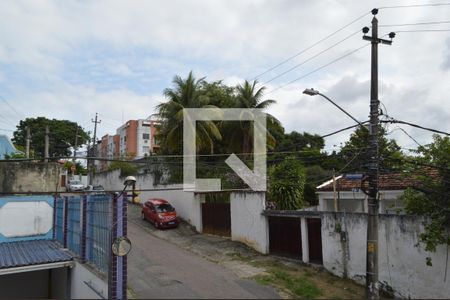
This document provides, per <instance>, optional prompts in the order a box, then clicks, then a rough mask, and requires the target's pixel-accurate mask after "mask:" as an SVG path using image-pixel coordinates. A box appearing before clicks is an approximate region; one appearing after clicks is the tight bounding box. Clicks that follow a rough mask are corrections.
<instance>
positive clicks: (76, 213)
mask: <svg viewBox="0 0 450 300" xmlns="http://www.w3.org/2000/svg"><path fill="white" fill-rule="evenodd" d="M67 200H68V202H67V248H69V249H70V250H72V252H74V253H75V254H77V255H80V252H81V248H80V245H81V240H80V237H81V235H80V233H81V223H80V218H81V213H80V212H81V197H80V196H71V197H69V198H68V199H67Z"/></svg>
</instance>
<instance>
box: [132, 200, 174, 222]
mask: <svg viewBox="0 0 450 300" xmlns="http://www.w3.org/2000/svg"><path fill="white" fill-rule="evenodd" d="M141 216H142V219H143V220H148V221H150V222H151V223H153V225H154V226H155V227H156V228H172V227H177V226H178V225H179V224H180V220H179V219H178V217H177V212H176V211H175V208H174V207H173V206H172V205H170V203H169V202H168V201H167V200H164V199H149V200H148V201H146V202H145V203H144V204H143V205H142V213H141Z"/></svg>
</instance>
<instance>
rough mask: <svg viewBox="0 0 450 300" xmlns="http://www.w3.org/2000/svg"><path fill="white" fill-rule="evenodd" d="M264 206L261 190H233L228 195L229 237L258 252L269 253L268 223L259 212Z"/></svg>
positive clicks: (264, 199)
mask: <svg viewBox="0 0 450 300" xmlns="http://www.w3.org/2000/svg"><path fill="white" fill-rule="evenodd" d="M265 206H266V196H265V193H263V192H259V193H258V192H233V193H231V195H230V210H231V239H232V240H233V241H239V242H242V243H244V244H246V245H248V246H250V247H252V248H253V249H255V250H256V251H258V252H261V253H263V254H267V253H269V227H268V226H269V225H268V222H267V218H266V217H265V216H263V215H261V213H262V212H263V210H264V208H265Z"/></svg>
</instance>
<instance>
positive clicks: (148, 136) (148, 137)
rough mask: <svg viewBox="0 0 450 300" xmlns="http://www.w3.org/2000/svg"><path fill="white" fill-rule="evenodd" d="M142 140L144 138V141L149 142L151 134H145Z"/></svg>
mask: <svg viewBox="0 0 450 300" xmlns="http://www.w3.org/2000/svg"><path fill="white" fill-rule="evenodd" d="M142 138H143V139H144V140H149V139H150V134H149V133H143V134H142Z"/></svg>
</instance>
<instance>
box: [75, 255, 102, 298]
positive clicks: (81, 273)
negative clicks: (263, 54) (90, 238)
mask: <svg viewBox="0 0 450 300" xmlns="http://www.w3.org/2000/svg"><path fill="white" fill-rule="evenodd" d="M70 281H71V282H70V293H71V295H70V298H71V299H106V298H108V283H107V281H106V278H103V277H101V276H100V274H98V273H97V272H95V271H94V270H93V269H92V268H89V267H88V266H86V265H85V264H80V263H79V262H75V266H74V267H73V268H72V269H71V276H70Z"/></svg>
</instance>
